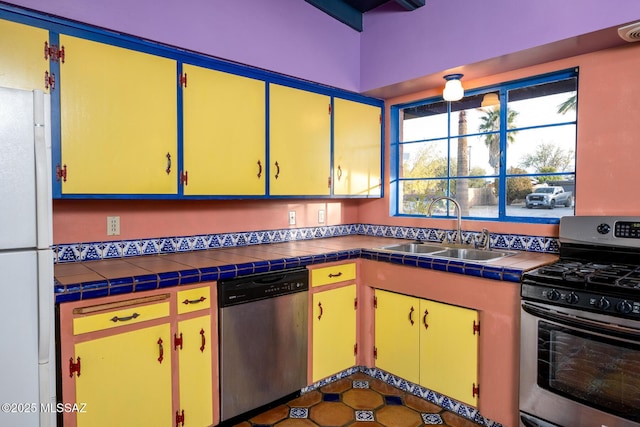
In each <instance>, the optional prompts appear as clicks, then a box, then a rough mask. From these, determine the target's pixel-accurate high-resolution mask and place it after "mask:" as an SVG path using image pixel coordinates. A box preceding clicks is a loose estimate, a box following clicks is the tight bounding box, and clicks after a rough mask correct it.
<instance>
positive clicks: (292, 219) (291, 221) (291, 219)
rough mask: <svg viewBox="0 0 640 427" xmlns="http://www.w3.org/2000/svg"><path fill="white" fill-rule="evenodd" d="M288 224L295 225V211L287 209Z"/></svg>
mask: <svg viewBox="0 0 640 427" xmlns="http://www.w3.org/2000/svg"><path fill="white" fill-rule="evenodd" d="M289 225H296V211H289Z"/></svg>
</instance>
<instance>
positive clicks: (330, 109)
mask: <svg viewBox="0 0 640 427" xmlns="http://www.w3.org/2000/svg"><path fill="white" fill-rule="evenodd" d="M332 111H333V110H332V107H331V104H329V115H331V112H332Z"/></svg>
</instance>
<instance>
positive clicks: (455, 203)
mask: <svg viewBox="0 0 640 427" xmlns="http://www.w3.org/2000/svg"><path fill="white" fill-rule="evenodd" d="M440 200H449V201H450V202H452V203H453V204H454V205H455V207H456V209H457V212H458V230H457V233H458V234H457V235H456V240H457V241H458V243H459V244H461V245H462V244H463V243H462V210H461V209H460V204H459V203H458V202H457V201H456V199H454V198H452V197H447V196H440V197H436V198H435V199H433V200H431V203H429V207H428V208H427V216H431V208H433V205H434V203H436V202H439V201H440Z"/></svg>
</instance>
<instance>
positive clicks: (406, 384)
mask: <svg viewBox="0 0 640 427" xmlns="http://www.w3.org/2000/svg"><path fill="white" fill-rule="evenodd" d="M356 372H362V373H365V374H367V375H369V376H371V377H373V378H376V379H379V380H380V381H383V382H385V383H387V384H389V385H391V386H393V387H397V388H399V389H400V390H402V391H405V392H407V393H410V394H413V395H414V396H417V397H420V398H422V399H424V400H427V401H429V402H431V403H433V404H435V405H437V406H439V407H441V408H444V409H446V410H448V411H451V412H455V413H456V414H458V415H460V416H462V417H464V418H467V419H469V420H472V421H473V422H475V423H476V424H479V425H481V426H487V427H503V426H502V424H500V423H498V422H495V421H492V420H490V419H488V418H485V417H483V416H482V415H481V414H480V412H479V411H478V410H477V409H476V408H474V407H473V406H469V405H466V404H464V403H462V402H458V401H457V400H454V399H451V398H449V397H447V396H445V395H443V394H440V393H438V392H436V391H433V390H430V389H428V388H426V387H422V386H420V385H418V384H414V383H412V382H410V381H407V380H405V379H403V378H400V377H397V376H395V375H393V374H390V373H388V372H386V371H383V370H382V369H378V368H368V367H366V366H353V367H351V368H349V369H346V370H344V371H342V372H338V373H337V374H334V375H332V376H330V377H327V378H325V379H323V380H320V381H318V382H316V383H314V384H311V385H310V386H307V387H305V388H303V389H302V390H301V392H302V394H304V393H308V392H310V391H313V390H316V389H319V388H321V387H324V386H325V385H327V384H330V383H333V382H335V381H338V380H340V379H343V378H346V377H348V376H350V375H353V374H355V373H356Z"/></svg>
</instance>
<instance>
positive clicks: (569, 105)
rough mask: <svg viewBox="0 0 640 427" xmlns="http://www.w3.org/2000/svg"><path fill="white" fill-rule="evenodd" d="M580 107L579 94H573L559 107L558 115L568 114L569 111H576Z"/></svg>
mask: <svg viewBox="0 0 640 427" xmlns="http://www.w3.org/2000/svg"><path fill="white" fill-rule="evenodd" d="M577 105H578V94H573V96H570V97H569V98H568V99H567V100H566V101H564V102H563V103H562V104H560V105H558V114H567V113H568V112H569V111H575V109H576V106H577Z"/></svg>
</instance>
